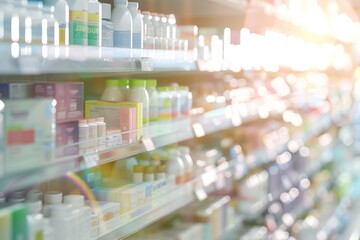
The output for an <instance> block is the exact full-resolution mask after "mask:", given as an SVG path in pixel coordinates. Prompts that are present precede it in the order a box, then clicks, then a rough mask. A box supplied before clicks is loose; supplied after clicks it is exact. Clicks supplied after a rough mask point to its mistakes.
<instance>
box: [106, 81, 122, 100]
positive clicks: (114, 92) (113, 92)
mask: <svg viewBox="0 0 360 240" xmlns="http://www.w3.org/2000/svg"><path fill="white" fill-rule="evenodd" d="M101 100H103V101H110V102H121V101H124V100H125V96H124V95H123V92H122V91H121V89H120V86H119V80H118V79H108V80H106V87H105V90H104V93H103V95H102V96H101Z"/></svg>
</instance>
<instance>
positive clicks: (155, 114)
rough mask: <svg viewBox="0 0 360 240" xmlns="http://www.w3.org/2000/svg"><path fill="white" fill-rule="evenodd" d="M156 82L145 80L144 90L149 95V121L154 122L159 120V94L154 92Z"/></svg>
mask: <svg viewBox="0 0 360 240" xmlns="http://www.w3.org/2000/svg"><path fill="white" fill-rule="evenodd" d="M156 85H157V82H156V80H155V79H149V80H146V90H147V92H148V94H149V120H150V122H155V121H158V120H159V94H158V92H157V90H156Z"/></svg>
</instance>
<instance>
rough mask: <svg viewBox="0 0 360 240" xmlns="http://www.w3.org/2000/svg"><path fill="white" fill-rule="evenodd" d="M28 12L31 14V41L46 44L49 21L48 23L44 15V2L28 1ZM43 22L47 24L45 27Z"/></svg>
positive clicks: (37, 0)
mask: <svg viewBox="0 0 360 240" xmlns="http://www.w3.org/2000/svg"><path fill="white" fill-rule="evenodd" d="M27 12H28V14H29V16H31V43H34V44H46V43H47V33H46V26H47V23H46V19H45V18H44V17H43V3H42V2H41V1H39V0H32V1H28V3H27ZM43 20H44V21H43ZM43 23H44V25H45V26H44V27H43ZM43 31H44V33H43Z"/></svg>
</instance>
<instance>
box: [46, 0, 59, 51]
mask: <svg viewBox="0 0 360 240" xmlns="http://www.w3.org/2000/svg"><path fill="white" fill-rule="evenodd" d="M43 9H44V10H43V12H44V18H45V19H46V22H47V27H46V28H45V35H44V36H45V37H46V36H47V39H46V42H47V44H53V45H56V46H58V45H59V42H60V38H59V22H58V21H57V20H56V19H55V15H54V8H53V7H44V8H43ZM43 39H44V38H43ZM44 40H45V39H44Z"/></svg>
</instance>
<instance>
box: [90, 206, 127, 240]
mask: <svg viewBox="0 0 360 240" xmlns="http://www.w3.org/2000/svg"><path fill="white" fill-rule="evenodd" d="M87 204H88V205H89V206H94V205H95V208H93V209H92V212H93V213H94V214H93V216H92V221H91V222H92V234H93V235H95V234H96V233H98V232H100V233H101V232H102V229H104V230H106V229H112V228H114V227H116V226H118V225H119V222H118V221H117V220H119V219H120V204H119V203H116V202H106V201H97V202H96V203H95V204H93V205H91V204H90V203H89V202H87Z"/></svg>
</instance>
